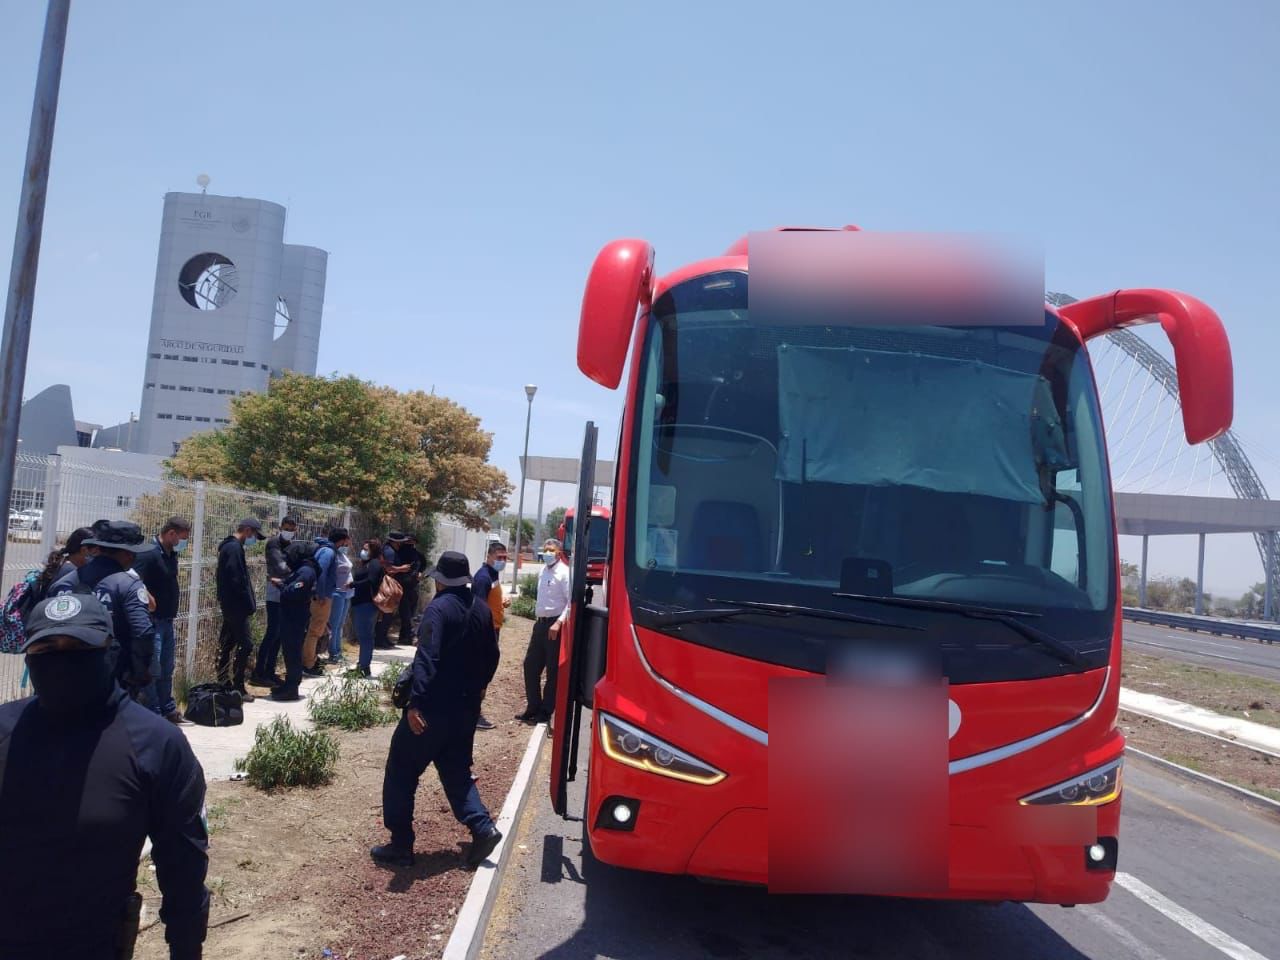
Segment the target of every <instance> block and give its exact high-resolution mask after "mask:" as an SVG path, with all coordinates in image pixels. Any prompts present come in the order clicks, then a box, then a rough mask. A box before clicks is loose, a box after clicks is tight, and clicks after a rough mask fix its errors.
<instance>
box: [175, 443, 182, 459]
mask: <svg viewBox="0 0 1280 960" xmlns="http://www.w3.org/2000/svg"><path fill="white" fill-rule="evenodd" d="M181 446H182V441H181V440H175V441H173V455H174V456H175V457H176V456H177V455H178V448H179V447H181Z"/></svg>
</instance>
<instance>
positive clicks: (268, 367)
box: [258, 363, 271, 370]
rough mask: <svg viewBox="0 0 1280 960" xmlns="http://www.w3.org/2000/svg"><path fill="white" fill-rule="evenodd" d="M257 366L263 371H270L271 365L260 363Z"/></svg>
mask: <svg viewBox="0 0 1280 960" xmlns="http://www.w3.org/2000/svg"><path fill="white" fill-rule="evenodd" d="M258 366H260V367H261V368H262V369H263V370H270V369H271V364H269V363H260V364H258Z"/></svg>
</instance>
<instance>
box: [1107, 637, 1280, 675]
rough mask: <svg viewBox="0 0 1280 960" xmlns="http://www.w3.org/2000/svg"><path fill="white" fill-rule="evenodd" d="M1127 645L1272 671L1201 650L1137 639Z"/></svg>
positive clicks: (1269, 666)
mask: <svg viewBox="0 0 1280 960" xmlns="http://www.w3.org/2000/svg"><path fill="white" fill-rule="evenodd" d="M1125 642H1126V643H1136V644H1139V645H1141V646H1144V647H1158V648H1159V649H1161V650H1172V651H1173V652H1174V653H1185V654H1186V655H1187V656H1189V657H1212V658H1213V659H1214V660H1229V661H1231V662H1232V663H1243V664H1245V665H1246V666H1249V667H1261V668H1262V669H1264V670H1268V669H1271V665H1270V664H1265V663H1254V662H1253V661H1252V660H1241V659H1240V658H1239V657H1225V656H1223V655H1222V654H1220V653H1204V652H1202V651H1199V650H1186V649H1183V648H1182V647H1171V646H1169V645H1168V644H1167V643H1156V642H1155V641H1154V640H1138V639H1136V638H1133V639H1128V640H1126V641H1125Z"/></svg>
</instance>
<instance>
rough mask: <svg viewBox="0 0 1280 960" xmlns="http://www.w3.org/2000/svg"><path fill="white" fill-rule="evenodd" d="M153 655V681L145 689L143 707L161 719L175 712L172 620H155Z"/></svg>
mask: <svg viewBox="0 0 1280 960" xmlns="http://www.w3.org/2000/svg"><path fill="white" fill-rule="evenodd" d="M155 637H156V640H155V653H154V654H153V656H152V657H151V676H152V677H154V678H155V679H154V680H153V681H152V682H151V685H150V687H148V689H147V695H146V698H145V701H144V706H147V707H150V708H151V709H152V710H154V711H155V712H156V713H158V714H160V716H162V717H167V716H169V714H171V713H175V712H177V709H178V704H177V703H176V702H175V701H174V699H173V661H174V654H175V652H176V651H175V649H174V647H175V640H174V636H173V621H172V620H157V621H156V633H155Z"/></svg>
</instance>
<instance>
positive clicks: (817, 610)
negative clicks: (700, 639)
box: [707, 597, 924, 630]
mask: <svg viewBox="0 0 1280 960" xmlns="http://www.w3.org/2000/svg"><path fill="white" fill-rule="evenodd" d="M707 602H709V603H723V604H726V605H727V606H730V607H737V608H738V609H739V610H740V612H742V613H748V612H750V613H755V612H760V613H768V614H773V615H774V616H779V617H789V616H802V617H816V618H818V619H821V620H842V621H844V622H845V623H865V624H869V625H871V626H873V627H894V628H895V629H898V630H923V629H924V628H923V627H917V626H913V625H912V624H907V623H893V622H892V621H889V620H880V619H878V618H877V617H864V616H861V615H859V614H856V613H845V612H844V611H842V610H824V609H822V608H821V607H805V606H801V605H800V604H798V603H766V602H764V601H763V600H717V599H716V598H715V597H707Z"/></svg>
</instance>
